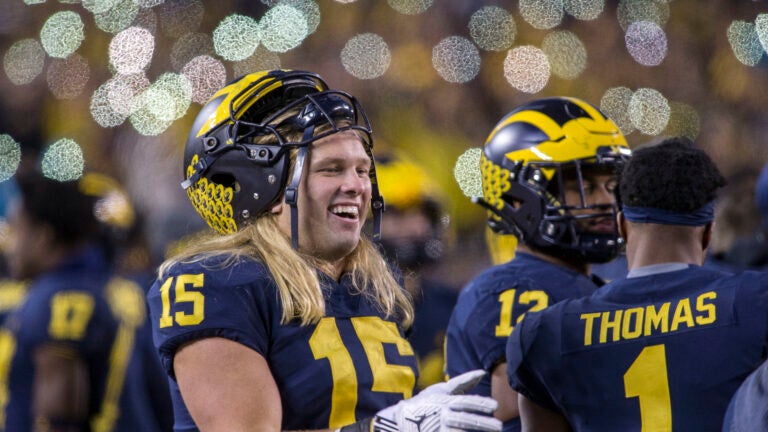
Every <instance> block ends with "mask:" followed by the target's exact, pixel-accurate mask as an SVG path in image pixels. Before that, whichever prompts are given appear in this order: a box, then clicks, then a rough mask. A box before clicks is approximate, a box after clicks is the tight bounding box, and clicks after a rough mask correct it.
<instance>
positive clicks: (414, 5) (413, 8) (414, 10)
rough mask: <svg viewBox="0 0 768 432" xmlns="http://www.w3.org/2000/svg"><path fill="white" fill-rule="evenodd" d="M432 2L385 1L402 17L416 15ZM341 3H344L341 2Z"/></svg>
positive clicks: (429, 0) (409, 0)
mask: <svg viewBox="0 0 768 432" xmlns="http://www.w3.org/2000/svg"><path fill="white" fill-rule="evenodd" d="M337 1H339V0H337ZM353 1H354V0H353ZM432 1H433V0H387V4H389V7H391V8H392V9H394V10H396V11H398V12H400V13H401V14H403V15H418V14H420V13H422V12H424V11H426V10H427V9H429V7H430V6H432ZM341 3H345V2H344V1H341Z"/></svg>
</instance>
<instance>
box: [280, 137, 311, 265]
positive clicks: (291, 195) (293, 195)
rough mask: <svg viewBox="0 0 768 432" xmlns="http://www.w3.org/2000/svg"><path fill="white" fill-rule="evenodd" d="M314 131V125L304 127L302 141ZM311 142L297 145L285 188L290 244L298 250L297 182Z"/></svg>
mask: <svg viewBox="0 0 768 432" xmlns="http://www.w3.org/2000/svg"><path fill="white" fill-rule="evenodd" d="M314 133H315V126H314V125H310V126H308V127H307V128H306V129H304V136H303V137H302V141H304V142H306V141H307V140H308V139H310V138H312V134H314ZM310 145H311V144H308V145H305V146H302V147H299V153H298V155H296V166H295V167H293V176H292V177H291V184H290V185H288V187H287V188H285V202H286V203H287V204H288V205H290V206H291V244H292V245H293V248H294V249H296V250H299V206H298V201H299V183H300V182H301V173H302V171H304V159H305V158H306V156H307V149H308V148H309V146H310Z"/></svg>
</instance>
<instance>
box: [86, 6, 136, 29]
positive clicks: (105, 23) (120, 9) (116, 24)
mask: <svg viewBox="0 0 768 432" xmlns="http://www.w3.org/2000/svg"><path fill="white" fill-rule="evenodd" d="M138 14H139V5H137V4H136V3H134V2H133V0H122V1H121V2H120V3H118V4H116V5H115V6H114V7H113V8H111V9H109V10H108V11H106V12H102V13H96V14H94V15H93V19H94V22H95V23H96V27H98V28H99V29H100V30H102V31H104V32H107V33H111V34H115V33H118V32H121V31H123V30H125V29H126V28H128V27H129V26H130V25H131V23H132V22H133V20H134V19H136V16H137V15H138Z"/></svg>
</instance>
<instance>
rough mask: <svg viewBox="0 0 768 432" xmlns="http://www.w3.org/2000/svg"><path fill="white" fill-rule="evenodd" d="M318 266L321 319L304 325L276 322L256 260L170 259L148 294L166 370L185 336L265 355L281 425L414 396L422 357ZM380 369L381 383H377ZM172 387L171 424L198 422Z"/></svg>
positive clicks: (330, 423)
mask: <svg viewBox="0 0 768 432" xmlns="http://www.w3.org/2000/svg"><path fill="white" fill-rule="evenodd" d="M318 274H319V275H320V279H321V285H322V289H323V293H324V295H325V308H326V309H325V317H324V318H322V319H321V320H320V321H319V322H318V323H317V324H311V325H304V326H302V325H300V324H299V323H298V322H291V323H288V324H282V323H281V322H280V321H281V316H282V307H281V304H280V299H279V296H278V291H277V286H276V285H275V283H274V281H273V279H272V277H271V275H270V273H269V271H268V270H267V268H266V267H265V266H264V265H263V264H262V263H260V262H256V261H253V260H250V259H247V258H243V259H239V260H237V261H236V262H234V263H232V262H230V263H229V264H225V263H224V261H223V259H222V258H221V257H214V258H209V259H207V260H206V261H202V262H196V263H191V264H179V265H176V266H174V267H173V268H172V269H170V271H169V272H168V273H167V275H166V276H165V278H163V279H159V280H158V281H157V282H156V283H155V284H154V285H153V287H152V288H151V289H150V291H149V294H148V302H149V305H150V312H151V316H152V320H153V328H154V336H155V343H156V345H157V348H158V350H159V353H160V357H161V360H162V362H163V364H164V366H165V368H166V371H167V372H168V374H169V376H171V377H173V376H174V374H173V357H174V354H175V352H176V350H177V349H178V348H179V347H180V346H181V345H182V344H185V343H188V342H190V341H194V340H198V339H202V338H207V337H222V338H227V339H231V340H233V341H236V342H238V343H241V344H243V345H245V346H247V347H249V348H251V349H253V350H255V351H256V352H258V353H259V354H261V355H262V356H264V358H265V359H266V361H267V363H268V364H269V367H270V370H271V372H272V376H273V377H274V379H275V382H276V383H277V387H278V389H279V392H280V398H281V402H282V407H283V425H282V426H283V428H284V429H289V430H296V429H322V428H326V429H327V428H336V427H340V426H342V425H346V424H350V423H354V422H356V421H358V420H361V419H364V418H367V417H370V416H373V415H374V414H375V413H376V412H378V411H379V410H381V409H382V408H385V407H387V406H389V405H392V404H395V403H397V402H398V401H400V400H402V399H404V398H408V397H410V396H411V395H412V393H413V388H414V385H415V382H416V377H417V373H416V359H415V356H414V353H413V349H412V348H411V345H410V344H409V343H408V341H407V340H406V339H405V337H404V334H403V331H402V329H401V328H400V327H399V325H398V324H396V323H395V322H394V321H393V320H392V319H390V318H385V317H384V315H383V314H382V312H381V311H379V310H378V308H377V307H376V306H374V305H373V304H371V303H370V302H369V301H368V299H367V298H366V297H365V296H363V295H353V294H351V292H354V290H353V287H352V285H351V278H350V277H349V276H343V277H342V280H341V282H336V281H334V280H332V279H331V278H329V277H327V276H325V275H323V274H322V273H318ZM334 371H337V372H338V371H344V372H345V373H344V374H338V376H336V375H334ZM348 372H353V373H351V374H350V373H348ZM374 377H378V378H379V380H377V381H380V382H379V383H378V384H377V387H376V390H373V382H374ZM382 383H385V384H382ZM171 393H172V397H173V399H174V412H175V416H176V419H175V426H174V428H175V430H177V431H195V430H197V427H196V426H195V424H194V421H193V420H192V418H191V416H190V414H189V412H188V410H187V409H186V407H185V406H184V401H183V400H182V397H181V394H180V392H179V388H178V385H177V384H176V383H175V382H173V381H172V382H171ZM354 395H356V396H357V397H356V398H355V397H353V396H354ZM331 412H333V413H334V416H333V417H331Z"/></svg>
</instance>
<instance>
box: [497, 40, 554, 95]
mask: <svg viewBox="0 0 768 432" xmlns="http://www.w3.org/2000/svg"><path fill="white" fill-rule="evenodd" d="M550 74H551V72H550V67H549V61H548V60H547V55H546V54H545V53H544V51H542V50H540V49H539V48H536V47H535V46H532V45H524V46H520V47H516V48H513V49H511V50H509V52H507V57H506V58H505V59H504V78H505V79H506V80H507V82H508V83H509V85H511V86H512V87H514V88H516V89H517V90H520V91H521V92H523V93H538V92H540V91H541V90H542V89H543V88H544V87H546V85H547V82H549V77H550Z"/></svg>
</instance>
